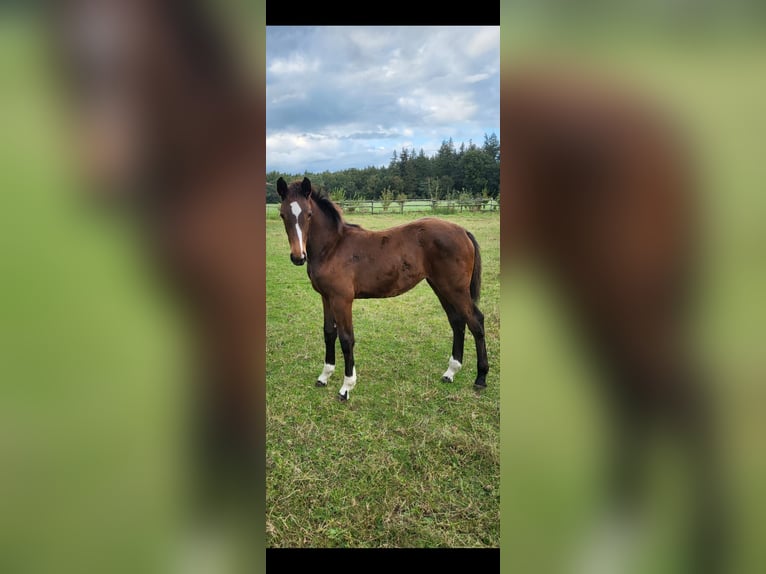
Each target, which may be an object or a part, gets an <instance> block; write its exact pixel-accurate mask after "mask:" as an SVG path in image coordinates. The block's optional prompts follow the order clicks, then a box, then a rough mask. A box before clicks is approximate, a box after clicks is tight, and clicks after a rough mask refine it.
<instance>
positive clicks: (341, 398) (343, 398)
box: [338, 391, 348, 403]
mask: <svg viewBox="0 0 766 574" xmlns="http://www.w3.org/2000/svg"><path fill="white" fill-rule="evenodd" d="M338 400H339V401H340V402H342V403H345V402H346V401H347V400H348V391H346V392H345V393H338Z"/></svg>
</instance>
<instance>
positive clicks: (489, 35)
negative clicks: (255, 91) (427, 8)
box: [266, 26, 500, 174]
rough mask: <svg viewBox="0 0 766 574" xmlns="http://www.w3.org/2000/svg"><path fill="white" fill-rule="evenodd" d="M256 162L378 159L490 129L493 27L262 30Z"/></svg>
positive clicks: (339, 164)
mask: <svg viewBox="0 0 766 574" xmlns="http://www.w3.org/2000/svg"><path fill="white" fill-rule="evenodd" d="M266 131H267V134H266V136H267V137H266V169H267V171H280V172H286V173H290V174H301V173H303V172H304V171H310V172H321V171H324V170H330V171H335V170H340V169H346V168H351V167H357V168H364V167H368V166H383V165H388V163H389V161H390V159H391V155H392V154H393V152H394V150H397V151H399V150H401V149H402V147H407V148H413V147H414V148H415V150H416V151H419V150H420V148H423V150H424V152H425V153H426V155H428V156H431V155H433V154H434V153H436V151H437V150H438V149H439V146H440V145H441V143H442V141H443V140H446V139H449V138H450V137H451V138H453V140H454V142H455V144H456V145H459V144H460V143H461V142H466V143H468V140H469V139H471V140H473V141H474V142H475V143H477V144H479V145H481V144H482V143H483V141H484V134H485V133H486V134H491V133H495V134H497V136H498V137H499V136H500V28H499V27H497V26H492V27H438V26H435V27H412V26H408V27H354V26H344V27H280V26H277V27H268V28H267V34H266Z"/></svg>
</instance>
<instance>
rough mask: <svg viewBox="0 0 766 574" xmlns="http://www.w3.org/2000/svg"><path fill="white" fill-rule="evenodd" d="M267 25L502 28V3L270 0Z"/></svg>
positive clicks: (487, 0) (495, 0)
mask: <svg viewBox="0 0 766 574" xmlns="http://www.w3.org/2000/svg"><path fill="white" fill-rule="evenodd" d="M266 25H267V26H329V25H343V26H499V25H500V0H480V1H476V0H473V1H472V2H469V3H466V2H448V1H445V0H419V1H418V2H404V3H402V2H378V3H375V4H371V3H368V2H359V1H356V2H342V1H336V2H319V1H316V0H314V1H311V0H301V1H294V0H266Z"/></svg>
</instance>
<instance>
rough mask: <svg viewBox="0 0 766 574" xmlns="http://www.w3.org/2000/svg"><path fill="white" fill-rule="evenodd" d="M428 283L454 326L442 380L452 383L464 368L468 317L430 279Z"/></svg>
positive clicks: (451, 325)
mask: <svg viewBox="0 0 766 574" xmlns="http://www.w3.org/2000/svg"><path fill="white" fill-rule="evenodd" d="M427 281H428V284H429V285H430V286H431V288H432V289H433V290H434V293H436V296H437V297H438V299H439V302H440V303H441V305H442V307H443V308H444V311H445V312H446V313H447V320H448V321H449V324H450V327H452V354H451V355H450V358H449V363H448V366H447V370H446V371H445V372H444V374H443V375H442V382H445V383H451V382H453V381H454V380H455V375H457V373H458V372H459V371H460V369H462V368H463V350H464V347H465V327H466V318H465V315H464V314H463V313H461V312H460V311H458V309H457V308H456V307H455V305H453V304H452V303H450V302H449V300H448V299H447V298H446V297H444V296H443V295H442V294H441V293H440V292H439V290H438V289H437V288H436V287H435V286H434V284H433V283H432V282H431V280H430V279H428V280H427Z"/></svg>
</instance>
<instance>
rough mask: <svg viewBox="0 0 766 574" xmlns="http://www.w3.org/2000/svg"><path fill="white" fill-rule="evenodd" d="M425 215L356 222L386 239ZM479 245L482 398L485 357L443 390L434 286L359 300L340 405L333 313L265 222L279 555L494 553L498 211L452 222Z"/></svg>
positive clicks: (444, 338) (274, 227)
mask: <svg viewBox="0 0 766 574" xmlns="http://www.w3.org/2000/svg"><path fill="white" fill-rule="evenodd" d="M416 217H417V216H414V215H407V214H404V215H374V216H370V215H356V216H351V215H348V214H347V215H346V218H347V219H348V221H350V222H352V223H358V224H360V225H362V226H363V227H365V228H368V229H383V228H386V227H390V226H393V225H397V224H399V223H403V222H405V221H410V220H412V219H415V218H416ZM444 217H445V219H449V220H450V221H454V222H456V223H459V224H460V225H463V226H464V227H466V228H467V229H468V230H470V231H471V232H472V233H474V235H475V236H476V238H477V240H478V242H479V244H480V246H481V249H482V258H483V287H482V294H481V300H480V302H479V308H480V309H481V310H482V312H483V313H484V315H485V329H486V336H487V352H488V355H489V361H490V372H489V376H488V378H487V388H486V390H484V391H482V392H476V391H475V390H474V389H473V380H474V378H475V374H476V362H475V357H476V355H475V350H474V343H473V338H472V337H471V336H470V334H469V335H468V336H467V338H466V354H465V357H466V359H465V362H464V366H463V370H462V371H460V373H458V375H457V376H456V377H455V382H454V383H452V384H445V383H442V382H441V381H440V378H441V375H442V373H443V372H444V370H445V368H446V367H447V360H448V359H449V355H450V350H451V345H452V331H451V329H450V327H449V323H448V322H447V317H446V314H445V313H444V311H443V309H442V307H441V305H440V304H439V301H438V299H437V298H436V296H435V295H434V293H433V292H432V291H431V289H430V287H429V286H428V285H427V284H426V283H425V281H424V282H422V283H421V284H419V285H418V286H417V287H415V288H414V289H413V290H411V291H409V292H408V293H405V294H403V295H401V296H399V297H394V298H390V299H367V300H357V301H355V302H354V330H355V335H356V348H355V355H356V365H357V374H358V384H357V386H356V388H355V389H354V390H353V391H352V392H351V398H350V400H349V401H348V403H340V402H339V401H337V400H336V398H335V397H336V395H337V393H338V389H339V388H340V385H341V383H342V359H341V357H342V355H341V354H340V349H339V348H338V359H339V365H340V366H339V368H338V370H337V371H336V373H335V375H333V377H332V378H331V379H330V382H329V384H328V386H327V387H324V388H317V387H315V386H314V382H315V380H316V378H317V375H319V373H320V372H321V370H322V364H323V359H324V340H323V336H322V303H321V298H320V296H319V294H318V293H316V292H315V291H314V290H313V289H312V287H311V284H310V282H309V279H308V276H307V274H306V267H305V266H304V267H297V266H294V265H293V264H292V263H291V262H290V260H289V248H288V243H287V236H286V234H285V230H284V226H283V224H282V221H281V220H280V219H278V218H276V219H274V218H269V219H267V221H266V250H267V251H266V282H267V295H266V305H267V316H266V388H267V401H266V414H267V423H266V424H267V428H266V444H267V449H266V497H267V499H266V508H267V516H266V529H267V546H270V547H496V546H499V544H500V535H499V532H500V528H499V526H500V523H499V520H500V519H499V511H500V495H499V486H500V485H499V479H500V466H499V459H500V454H499V447H500V445H499V440H498V437H499V425H500V405H499V397H500V389H499V380H500V377H499V364H500V361H499V351H500V342H499V337H498V335H499V327H500V324H499V314H498V311H499V299H498V295H499V247H500V243H499V242H500V221H499V217H498V215H497V214H496V213H495V214H464V215H453V216H444Z"/></svg>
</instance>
